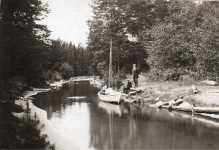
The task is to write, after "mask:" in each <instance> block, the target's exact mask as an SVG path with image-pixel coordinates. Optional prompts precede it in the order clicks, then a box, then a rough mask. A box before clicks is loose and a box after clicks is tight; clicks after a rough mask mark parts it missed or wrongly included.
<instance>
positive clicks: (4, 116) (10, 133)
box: [0, 77, 93, 149]
mask: <svg viewBox="0 0 219 150" xmlns="http://www.w3.org/2000/svg"><path fill="white" fill-rule="evenodd" d="M90 78H93V77H72V78H70V79H68V80H60V81H56V82H53V83H47V84H48V86H45V87H43V88H34V87H29V88H25V89H27V90H25V91H24V92H22V93H23V94H20V93H21V92H19V94H16V95H17V96H16V97H17V98H16V99H15V102H14V103H15V104H8V103H6V102H5V103H2V104H1V105H0V106H2V107H0V120H1V124H0V129H1V130H0V131H1V134H0V137H1V139H2V140H1V142H0V148H47V149H54V145H52V143H53V142H54V140H52V139H49V137H51V136H49V135H47V133H45V132H44V131H45V130H44V129H43V128H44V126H45V124H48V122H47V121H46V120H47V114H46V112H45V111H43V110H41V109H39V108H37V107H36V106H35V105H34V104H33V103H32V100H33V99H34V98H33V96H35V95H37V94H39V93H42V92H50V91H54V90H55V91H56V90H60V89H61V88H62V87H63V86H68V85H69V84H71V82H77V81H81V80H82V81H83V80H90ZM5 106H7V107H5ZM46 126H47V127H48V125H46ZM47 130H48V129H47ZM49 130H52V129H49ZM51 133H54V132H51ZM48 141H49V142H48ZM56 143H57V142H56Z"/></svg>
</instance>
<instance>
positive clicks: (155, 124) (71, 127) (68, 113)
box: [35, 82, 219, 150]
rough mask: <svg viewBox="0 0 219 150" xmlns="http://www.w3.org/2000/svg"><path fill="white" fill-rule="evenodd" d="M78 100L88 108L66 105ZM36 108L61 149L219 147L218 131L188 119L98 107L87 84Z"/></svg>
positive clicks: (44, 98) (45, 98)
mask: <svg viewBox="0 0 219 150" xmlns="http://www.w3.org/2000/svg"><path fill="white" fill-rule="evenodd" d="M75 96H83V97H86V103H85V102H84V101H83V102H81V103H79V102H75V101H69V100H68V101H66V100H65V97H75ZM35 104H36V105H37V106H38V107H40V108H42V109H44V110H46V111H47V114H48V120H49V121H50V123H51V125H52V126H53V128H55V129H56V131H57V132H56V134H54V135H53V136H54V137H53V138H57V139H59V138H60V137H62V145H61V146H60V145H59V146H58V147H60V149H62V150H68V149H72V148H73V147H74V146H76V147H77V149H78V148H79V149H83V150H84V149H100V150H102V149H200V148H202V149H218V148H219V145H218V144H217V143H218V140H217V139H218V137H219V130H218V129H219V128H218V127H215V126H209V125H206V124H205V123H203V122H202V121H199V120H197V119H193V118H192V117H191V115H187V114H181V113H174V112H173V113H169V112H168V111H166V110H158V109H154V108H149V107H147V106H144V107H143V108H142V109H140V108H139V106H137V105H136V106H135V105H114V104H108V103H104V102H99V101H98V100H97V98H96V90H95V89H93V88H91V87H90V86H89V84H88V83H84V82H82V83H80V84H76V85H73V86H72V87H69V88H65V89H63V90H61V91H58V92H55V93H48V94H45V93H43V94H41V95H38V96H37V98H36V101H35ZM60 135H61V136H60ZM55 144H57V143H55ZM57 145H58V144H57Z"/></svg>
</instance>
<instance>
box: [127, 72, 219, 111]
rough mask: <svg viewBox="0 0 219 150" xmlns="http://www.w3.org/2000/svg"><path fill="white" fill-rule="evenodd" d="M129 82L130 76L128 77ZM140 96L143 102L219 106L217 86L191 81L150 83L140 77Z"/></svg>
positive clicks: (145, 78) (218, 87)
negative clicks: (181, 100) (175, 100)
mask: <svg viewBox="0 0 219 150" xmlns="http://www.w3.org/2000/svg"><path fill="white" fill-rule="evenodd" d="M128 78H129V79H130V80H131V76H128ZM139 88H140V89H143V91H144V92H143V93H142V94H141V95H140V96H141V98H142V100H143V101H144V102H148V103H156V102H157V101H164V102H167V101H170V100H174V99H179V98H181V99H183V100H184V101H186V102H188V103H190V104H192V105H196V106H209V107H214V106H219V86H210V85H207V84H204V83H202V82H201V81H194V80H192V79H187V80H182V81H159V82H158V81H150V80H149V79H148V78H147V76H146V75H144V74H143V75H140V77H139Z"/></svg>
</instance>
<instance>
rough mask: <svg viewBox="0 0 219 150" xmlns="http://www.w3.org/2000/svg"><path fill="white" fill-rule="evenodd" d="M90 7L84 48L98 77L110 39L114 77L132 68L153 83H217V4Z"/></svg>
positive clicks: (116, 1)
mask: <svg viewBox="0 0 219 150" xmlns="http://www.w3.org/2000/svg"><path fill="white" fill-rule="evenodd" d="M92 7H93V13H94V17H93V18H92V19H91V20H90V21H89V27H90V34H89V39H88V47H87V49H88V50H89V51H90V52H91V53H92V58H93V59H92V67H93V68H95V69H96V70H97V71H98V72H99V73H101V74H104V72H106V70H107V64H108V57H107V55H108V53H109V41H110V40H111V39H112V41H113V63H114V73H121V72H125V73H130V72H131V67H132V64H137V66H138V67H139V68H140V69H141V70H142V71H144V72H148V77H150V79H152V80H179V79H180V78H181V76H183V75H188V76H190V77H192V78H193V79H194V80H201V79H206V78H208V79H213V80H216V79H217V77H218V75H219V2H218V1H203V2H202V3H197V2H194V1H192V0H170V1H167V0H134V1H133V0H110V1H109V0H95V1H94V3H93V5H92ZM103 56H104V57H103Z"/></svg>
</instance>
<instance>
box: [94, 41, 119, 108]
mask: <svg viewBox="0 0 219 150" xmlns="http://www.w3.org/2000/svg"><path fill="white" fill-rule="evenodd" d="M112 74H113V72H112V39H111V40H110V53H109V76H108V87H106V86H105V87H103V88H102V89H101V90H100V91H99V92H98V97H99V99H100V100H101V101H104V102H109V103H115V104H119V103H120V101H121V96H122V93H121V92H118V91H116V90H114V89H113V88H112V80H113V77H112Z"/></svg>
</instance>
